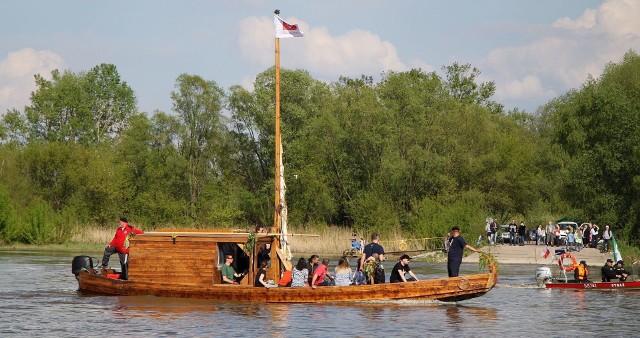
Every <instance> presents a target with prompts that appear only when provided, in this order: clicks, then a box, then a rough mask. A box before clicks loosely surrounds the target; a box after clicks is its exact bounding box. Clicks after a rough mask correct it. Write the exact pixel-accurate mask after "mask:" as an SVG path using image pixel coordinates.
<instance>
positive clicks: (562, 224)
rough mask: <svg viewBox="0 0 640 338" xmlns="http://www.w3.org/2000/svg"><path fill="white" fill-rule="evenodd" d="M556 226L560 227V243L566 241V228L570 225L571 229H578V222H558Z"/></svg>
mask: <svg viewBox="0 0 640 338" xmlns="http://www.w3.org/2000/svg"><path fill="white" fill-rule="evenodd" d="M558 226H559V227H560V241H561V242H562V243H566V241H567V229H568V228H569V227H571V229H573V231H576V229H578V223H576V222H558Z"/></svg>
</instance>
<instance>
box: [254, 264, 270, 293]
mask: <svg viewBox="0 0 640 338" xmlns="http://www.w3.org/2000/svg"><path fill="white" fill-rule="evenodd" d="M259 267H260V270H258V274H256V278H255V279H254V280H253V286H257V287H267V280H266V279H264V278H265V277H266V276H267V270H266V267H267V262H266V261H262V262H260V265H259Z"/></svg>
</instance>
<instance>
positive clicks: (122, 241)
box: [102, 217, 144, 279]
mask: <svg viewBox="0 0 640 338" xmlns="http://www.w3.org/2000/svg"><path fill="white" fill-rule="evenodd" d="M132 233H134V234H143V233H144V231H142V230H140V229H136V228H134V227H132V226H131V225H129V222H128V221H127V219H126V218H124V217H121V218H120V226H119V227H118V229H116V235H115V236H113V239H112V240H111V243H109V246H107V247H106V248H105V249H104V256H102V268H103V269H107V268H108V266H109V257H110V256H111V255H113V254H114V253H116V252H117V253H118V256H119V257H120V267H121V268H122V273H121V274H120V278H121V279H127V266H128V263H129V262H128V260H127V258H128V256H129V236H131V234H132Z"/></svg>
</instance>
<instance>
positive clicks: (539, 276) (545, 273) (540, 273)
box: [536, 266, 553, 287]
mask: <svg viewBox="0 0 640 338" xmlns="http://www.w3.org/2000/svg"><path fill="white" fill-rule="evenodd" d="M552 277H553V276H552V275H551V269H550V268H549V267H548V266H539V267H538V268H537V269H536V282H537V283H538V287H543V286H544V284H545V283H546V282H547V281H550V280H551V278H552Z"/></svg>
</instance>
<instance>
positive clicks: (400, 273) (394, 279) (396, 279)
mask: <svg viewBox="0 0 640 338" xmlns="http://www.w3.org/2000/svg"><path fill="white" fill-rule="evenodd" d="M409 260H411V257H409V255H407V254H404V255H402V256H400V259H399V260H398V263H396V265H395V266H394V267H393V270H391V277H389V282H390V283H400V282H415V281H417V280H418V277H416V275H415V274H414V273H413V271H411V268H409ZM407 273H408V274H409V275H410V276H411V277H409V278H407V277H406V276H405V274H407Z"/></svg>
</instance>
